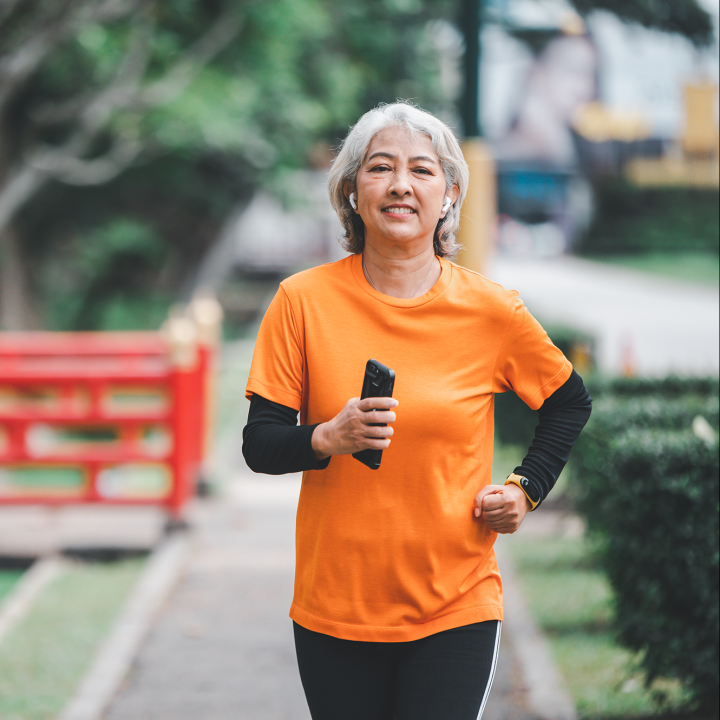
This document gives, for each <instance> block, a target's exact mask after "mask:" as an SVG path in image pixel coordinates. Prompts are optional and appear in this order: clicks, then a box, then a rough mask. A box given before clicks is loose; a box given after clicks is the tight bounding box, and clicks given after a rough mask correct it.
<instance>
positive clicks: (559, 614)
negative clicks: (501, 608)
mask: <svg viewBox="0 0 720 720" xmlns="http://www.w3.org/2000/svg"><path fill="white" fill-rule="evenodd" d="M541 511H542V510H541ZM500 542H502V543H503V544H505V546H506V548H507V549H508V550H509V551H510V553H511V555H512V556H513V558H514V560H515V563H516V565H517V570H518V575H519V577H520V581H521V583H522V586H523V590H524V595H525V597H526V599H527V601H528V607H529V608H530V611H531V612H532V613H533V615H534V617H535V620H536V621H537V622H538V624H539V626H540V627H541V628H542V629H543V630H544V632H545V633H546V636H547V638H548V641H549V642H550V646H551V649H552V652H553V655H554V657H555V661H556V662H557V665H558V668H559V669H560V671H561V672H562V674H563V676H564V678H565V681H566V683H567V686H568V690H569V691H570V694H571V695H572V697H573V700H574V701H575V704H576V707H577V709H578V713H579V714H580V717H581V718H584V719H587V720H594V719H597V718H603V719H607V718H632V717H641V716H651V715H654V714H659V713H662V712H666V711H668V710H672V709H680V708H682V707H683V706H684V705H685V704H686V703H687V702H688V700H689V697H688V695H687V694H686V693H684V692H683V689H682V688H681V687H680V685H679V684H677V683H675V682H671V681H657V682H655V683H654V684H653V686H652V687H651V688H649V689H647V688H645V687H644V685H643V681H642V675H641V674H640V672H639V671H638V663H637V657H636V656H635V654H634V653H631V652H629V651H628V650H625V649H624V648H622V647H620V646H619V645H618V644H617V643H616V641H615V634H614V632H613V630H612V619H613V598H612V590H611V588H610V586H609V584H608V582H607V580H606V578H605V575H604V573H603V572H602V570H600V568H598V567H597V564H596V562H595V556H594V552H593V548H592V547H591V546H590V545H589V544H588V543H587V542H586V541H585V540H582V539H570V538H564V537H542V538H540V537H523V535H522V531H520V533H518V534H517V535H514V536H506V537H503V538H502V539H501V540H500Z"/></svg>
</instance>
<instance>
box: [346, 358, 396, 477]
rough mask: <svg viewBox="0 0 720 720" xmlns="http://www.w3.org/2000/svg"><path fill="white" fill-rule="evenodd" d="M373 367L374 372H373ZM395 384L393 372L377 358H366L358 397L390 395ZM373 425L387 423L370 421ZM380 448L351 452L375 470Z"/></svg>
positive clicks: (380, 425) (380, 457)
mask: <svg viewBox="0 0 720 720" xmlns="http://www.w3.org/2000/svg"><path fill="white" fill-rule="evenodd" d="M373 369H374V370H375V372H373ZM394 385H395V373H394V372H393V371H392V370H391V369H390V368H389V367H386V366H385V365H383V364H382V363H380V362H378V361H377V360H368V361H367V364H366V365H365V377H364V378H363V385H362V393H361V394H360V399H361V400H364V399H365V398H369V397H392V393H393V387H394ZM372 425H373V426H374V427H378V426H379V427H384V426H385V425H387V423H372ZM382 454H383V451H382V450H373V449H371V448H368V449H367V450H361V451H360V452H356V453H353V457H354V458H355V459H356V460H359V461H360V462H361V463H362V464H363V465H367V466H368V467H369V468H370V469H371V470H377V469H378V468H379V467H380V462H381V461H382Z"/></svg>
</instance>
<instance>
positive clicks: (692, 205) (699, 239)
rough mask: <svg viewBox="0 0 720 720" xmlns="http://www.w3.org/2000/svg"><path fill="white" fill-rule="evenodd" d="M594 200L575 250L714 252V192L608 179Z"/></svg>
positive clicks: (717, 232) (592, 252)
mask: <svg viewBox="0 0 720 720" xmlns="http://www.w3.org/2000/svg"><path fill="white" fill-rule="evenodd" d="M596 202H597V210H596V217H595V221H594V222H593V224H592V227H591V228H590V229H589V230H588V232H587V233H586V234H585V236H584V237H583V238H582V239H581V240H580V243H579V245H578V248H577V249H578V252H579V253H580V254H583V255H607V254H617V255H632V254H638V253H648V252H677V253H680V252H705V253H713V254H717V253H718V251H719V249H720V243H719V241H718V237H720V226H719V225H718V194H717V192H716V191H712V190H694V189H682V188H672V189H661V190H658V189H639V188H635V187H633V186H631V185H629V184H627V183H624V182H608V183H604V184H601V185H599V186H598V187H597V188H596Z"/></svg>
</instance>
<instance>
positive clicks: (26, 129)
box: [0, 0, 454, 329]
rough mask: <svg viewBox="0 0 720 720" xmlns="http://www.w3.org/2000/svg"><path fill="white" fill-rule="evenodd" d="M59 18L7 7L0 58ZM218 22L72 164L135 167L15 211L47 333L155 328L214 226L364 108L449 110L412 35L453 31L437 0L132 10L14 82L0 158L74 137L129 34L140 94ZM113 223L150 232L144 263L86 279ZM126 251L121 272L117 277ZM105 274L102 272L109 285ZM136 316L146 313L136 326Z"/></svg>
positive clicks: (230, 3) (53, 12)
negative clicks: (226, 19) (222, 32)
mask: <svg viewBox="0 0 720 720" xmlns="http://www.w3.org/2000/svg"><path fill="white" fill-rule="evenodd" d="M66 10H67V8H66V4H65V3H54V2H51V0H35V1H34V2H33V1H31V0H26V1H25V2H20V3H18V4H17V5H16V6H15V10H14V12H13V13H12V14H11V16H10V19H9V20H7V21H6V22H5V23H4V24H3V25H2V28H1V29H0V58H3V57H6V56H10V55H11V54H12V53H13V52H15V51H17V50H18V49H19V48H20V47H21V46H22V44H23V43H24V42H26V41H28V38H32V37H34V36H35V35H36V34H38V33H40V32H41V31H44V26H43V25H42V23H40V22H39V20H40V19H41V18H43V17H45V16H47V17H48V18H53V19H54V21H55V22H56V23H57V22H59V19H61V18H62V17H63V14H64V13H66ZM225 11H230V12H231V13H233V14H235V15H237V16H239V17H240V18H241V21H242V25H241V29H240V31H239V34H238V35H237V37H236V38H235V40H234V41H233V42H231V43H230V44H229V45H228V46H227V47H225V48H224V49H223V50H222V51H221V52H220V53H219V54H218V55H216V56H215V57H214V58H213V59H212V60H211V61H210V62H208V63H207V64H205V65H204V66H203V67H201V68H199V71H198V72H197V74H196V75H195V76H194V79H193V80H192V82H191V83H190V84H189V85H188V86H187V87H186V88H185V89H184V90H183V92H182V93H181V94H180V95H178V96H177V97H174V98H172V99H170V100H169V101H167V102H160V103H147V104H144V102H141V101H139V102H137V103H130V104H128V105H125V106H122V107H119V108H117V109H114V110H112V111H111V112H110V113H109V115H108V117H107V120H106V121H104V125H103V127H102V132H101V133H100V134H99V135H98V137H97V138H95V140H94V141H93V143H92V145H91V147H89V148H88V150H87V152H85V157H86V158H88V159H92V158H95V157H99V156H103V155H104V153H106V152H107V151H108V149H109V148H111V147H113V144H114V143H116V142H117V141H118V140H126V141H127V140H137V141H138V142H139V143H140V144H141V145H142V146H143V147H144V148H145V151H144V153H143V154H142V155H141V157H140V161H139V162H138V164H136V165H135V166H134V167H130V168H128V169H126V170H125V171H124V172H122V173H121V174H120V175H119V176H118V177H116V178H115V179H113V180H111V181H109V182H106V183H100V184H98V185H96V186H90V187H85V186H70V185H67V184H64V183H61V182H52V183H50V184H48V185H46V186H45V187H44V188H43V189H42V191H39V192H37V193H36V194H35V196H34V197H33V198H31V199H30V200H29V201H27V202H26V204H25V206H24V207H23V208H22V209H21V211H20V212H19V213H18V214H17V215H16V217H15V221H14V226H15V227H14V230H15V232H16V233H17V235H18V236H19V237H20V238H21V241H22V246H23V250H24V256H25V259H26V265H27V268H26V273H27V275H28V276H29V277H28V280H29V283H30V285H31V287H32V288H33V290H34V292H35V294H36V295H37V296H38V297H39V298H40V300H41V303H40V304H41V306H42V310H43V313H42V314H43V316H44V319H45V322H46V323H47V324H48V325H49V326H50V327H53V328H57V329H70V328H77V329H80V328H82V329H99V328H103V327H106V328H107V327H118V326H125V325H127V324H130V325H132V324H133V317H135V318H136V319H135V321H134V322H135V324H137V323H139V322H144V324H145V325H147V324H149V323H150V322H151V319H152V322H155V321H156V320H157V313H156V312H155V310H154V308H156V307H159V306H160V305H162V304H163V303H164V304H165V306H166V305H167V303H168V302H169V300H170V299H171V298H173V297H174V296H176V295H177V294H178V293H179V291H180V289H181V288H186V287H187V286H188V283H189V282H190V281H191V280H192V276H193V273H194V272H195V271H196V269H197V267H198V264H199V262H201V260H202V258H203V256H204V254H205V252H206V251H207V250H208V248H209V247H210V245H211V244H212V242H213V241H214V240H215V239H216V238H217V235H218V233H219V231H220V225H221V223H222V221H223V219H224V218H226V217H227V216H228V214H229V213H230V211H231V210H232V209H233V208H234V207H236V206H237V205H239V204H242V203H244V202H247V201H248V200H249V198H250V197H251V195H252V193H253V191H254V190H255V189H256V188H257V187H258V186H261V185H264V186H266V187H268V188H270V189H275V188H277V187H279V186H280V184H281V183H280V180H281V179H282V178H283V177H284V176H285V175H286V173H287V171H288V170H289V169H293V168H298V167H306V166H307V164H308V162H313V161H314V160H313V159H314V158H316V157H318V156H323V154H324V155H325V156H326V155H327V151H328V149H329V148H330V147H332V146H336V145H337V144H338V143H339V142H340V140H341V138H342V137H344V135H345V134H346V132H347V128H348V126H349V125H351V124H353V123H354V122H356V121H357V119H358V117H359V116H360V114H361V113H363V112H364V111H366V110H368V109H370V108H371V107H372V106H374V105H375V104H377V103H378V102H380V101H385V102H388V101H390V102H391V101H393V100H395V99H396V98H397V97H411V98H413V100H414V101H415V102H417V103H418V104H420V105H421V106H424V107H427V108H428V109H430V110H433V111H438V110H440V111H443V110H447V109H448V108H447V107H446V105H447V100H446V95H445V93H446V89H445V88H444V87H443V86H442V83H441V81H440V73H439V67H438V62H437V50H436V49H435V47H434V45H433V44H432V43H430V42H428V33H429V29H428V28H429V27H430V23H431V21H433V20H437V19H438V18H442V17H452V15H453V13H454V3H453V2H452V0H424V1H423V2H420V1H419V0H362V1H361V2H353V3H335V2H331V1H330V0H269V1H268V2H262V3H235V2H234V0H214V1H213V2H207V3H203V2H199V1H198V0H169V1H168V2H163V3H158V2H143V3H139V4H138V8H137V10H136V11H134V12H133V13H131V14H129V15H124V16H120V17H118V18H115V19H106V20H103V21H102V22H100V21H96V22H92V23H91V22H88V23H85V24H83V23H78V24H77V27H76V28H75V29H74V30H73V31H72V32H69V33H68V34H67V37H66V38H65V40H64V41H63V42H60V43H59V44H57V46H56V47H53V49H52V51H51V52H50V53H49V54H48V55H47V57H46V58H45V60H44V61H43V62H42V64H41V65H40V66H39V67H38V68H37V69H36V70H35V71H34V72H33V73H31V74H30V75H29V76H28V77H27V78H24V80H23V82H22V85H21V86H19V87H18V88H17V90H16V91H15V92H14V93H13V95H12V100H11V102H10V103H9V105H8V106H7V107H6V108H5V109H3V108H2V107H1V106H0V157H2V158H3V160H2V162H3V163H6V164H8V163H9V167H10V168H12V165H13V163H19V164H21V163H22V162H23V158H25V157H27V156H28V155H30V154H32V150H33V148H35V147H37V146H38V145H49V146H52V147H61V146H63V144H64V143H65V142H67V140H68V139H69V138H71V137H73V133H75V132H77V130H78V127H81V126H82V122H81V121H80V120H79V110H80V109H81V108H82V107H83V106H84V105H85V104H86V103H87V101H88V100H89V99H91V98H93V97H100V96H102V94H103V93H104V92H106V91H107V89H108V87H110V86H111V85H112V83H113V82H115V80H116V78H117V76H118V74H119V73H120V72H121V71H122V68H123V65H124V64H125V65H127V61H128V58H130V59H131V60H132V61H133V62H139V61H140V59H141V57H142V53H141V54H137V53H136V54H135V55H132V54H130V55H128V51H129V48H131V47H132V43H133V42H137V41H138V36H137V33H136V29H137V28H138V27H141V28H144V29H145V30H146V31H147V33H148V35H149V37H150V42H149V46H148V50H147V52H148V57H147V70H146V72H145V73H144V74H143V75H142V77H140V79H139V82H140V85H141V86H142V87H143V88H144V89H145V91H147V92H152V91H153V83H154V82H156V81H158V80H161V79H163V78H165V77H167V74H168V72H171V71H172V70H173V68H174V67H176V65H177V63H178V62H179V61H181V60H182V59H183V58H186V57H187V53H188V52H189V51H190V50H191V49H192V48H193V47H194V45H193V43H195V42H196V41H197V40H198V38H200V37H202V36H203V34H204V33H205V32H206V31H208V29H209V28H211V27H212V26H213V23H214V22H215V21H216V20H217V18H218V17H220V16H221V14H222V13H223V12H225ZM130 64H131V65H132V63H130ZM5 171H6V168H5V167H0V194H1V193H2V190H3V187H2V184H3V177H4V176H7V174H8V173H6V172H5ZM125 222H132V223H139V224H142V225H144V226H145V228H146V230H147V231H148V232H150V233H151V234H152V235H153V237H154V239H153V240H152V242H151V243H150V244H149V245H148V246H147V248H146V250H147V252H145V250H143V251H141V252H140V253H139V255H138V252H137V251H138V247H137V246H135V247H134V248H133V249H132V250H130V249H129V248H126V250H124V251H122V252H120V251H119V250H117V248H115V250H117V251H115V250H113V251H112V252H111V253H110V255H109V258H110V259H109V258H108V257H101V256H99V255H97V254H96V255H95V256H93V257H94V258H95V259H96V260H97V262H98V265H97V267H95V266H92V267H91V266H89V265H88V263H87V262H86V258H88V257H89V254H88V253H90V254H92V252H93V251H92V250H90V249H89V248H90V246H92V244H93V241H92V238H93V237H100V236H103V237H106V236H107V228H108V227H111V226H114V225H121V224H122V223H125ZM160 245H162V248H161V247H160ZM153 253H156V254H153ZM130 255H133V256H134V257H135V259H136V260H137V265H136V266H133V269H134V270H135V269H136V270H137V272H134V271H132V272H131V271H130V270H129V266H128V265H127V264H126V265H124V266H123V258H126V259H127V258H129V257H130ZM158 257H162V258H164V259H163V261H162V268H160V267H159V266H158V265H157V264H156V263H155V259H156V258H158ZM107 260H109V262H111V264H116V265H117V268H118V270H117V272H114V274H112V277H110V276H109V273H110V271H109V269H108V265H107V264H106V261H107ZM123 267H124V268H125V270H124V271H123ZM76 280H77V286H76V287H73V286H72V282H71V281H76ZM99 296H101V297H100V298H99ZM131 297H132V298H133V300H132V302H131V300H130V298H131ZM98 298H99V299H98ZM133 304H134V306H135V309H133ZM138 308H151V309H153V310H152V312H150V313H148V312H145V311H144V310H141V311H140V314H139V315H136V314H135V313H136V312H138ZM138 326H139V325H138Z"/></svg>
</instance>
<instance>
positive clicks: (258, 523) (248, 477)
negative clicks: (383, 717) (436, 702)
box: [105, 471, 535, 720]
mask: <svg viewBox="0 0 720 720" xmlns="http://www.w3.org/2000/svg"><path fill="white" fill-rule="evenodd" d="M298 493H299V477H295V476H286V477H283V478H272V477H262V476H254V475H252V474H250V473H249V472H248V471H245V472H244V473H243V472H241V473H239V475H238V476H237V477H236V478H235V481H234V482H233V483H232V485H231V490H230V491H229V495H228V497H226V498H225V499H224V500H211V501H202V502H199V503H197V504H196V506H195V507H194V509H193V513H192V522H193V528H194V530H193V549H192V553H191V557H190V561H189V564H188V567H187V569H186V572H185V574H184V577H183V578H182V580H181V582H180V584H179V586H178V587H177V589H176V590H175V592H174V593H173V595H172V597H171V598H170V601H169V603H168V604H167V607H166V608H165V609H164V611H163V612H162V614H161V615H160V617H159V618H158V619H157V621H156V623H155V626H154V629H153V631H152V632H151V633H150V635H149V637H148V638H147V639H146V642H145V643H144V645H143V647H142V649H141V652H140V654H139V657H138V658H137V660H136V663H135V666H134V668H133V669H132V671H131V673H130V676H129V678H128V680H127V682H126V683H125V685H124V686H123V688H122V689H121V690H120V692H119V693H118V695H117V696H116V698H115V700H114V701H113V703H112V704H111V707H110V710H109V712H108V713H107V714H106V716H105V717H106V720H199V719H202V720H231V719H232V720H234V719H236V718H241V719H242V720H310V715H309V712H308V710H307V705H306V703H305V698H304V695H303V691H302V687H301V684H300V679H299V675H298V671H297V665H296V662H295V651H294V646H293V641H292V625H291V621H290V620H289V618H288V616H287V614H288V610H289V607H290V601H291V598H292V586H293V569H294V528H295V507H296V503H297V496H298ZM526 695H527V693H526V690H525V687H524V684H523V680H522V677H521V676H520V671H519V666H518V661H517V658H516V655H515V653H514V651H513V646H512V623H508V622H506V623H505V627H504V631H503V647H502V651H501V658H500V664H499V667H498V671H497V675H496V680H495V684H494V689H493V694H492V696H491V700H490V702H489V705H488V707H487V709H486V712H485V715H484V718H485V720H535V717H534V716H533V715H532V713H531V712H530V711H529V710H528V708H527V706H526Z"/></svg>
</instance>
